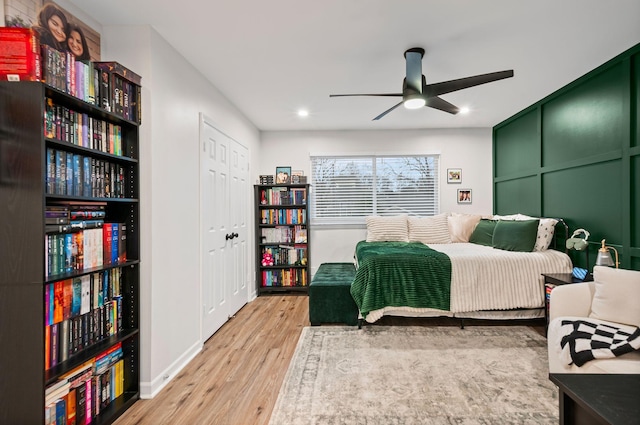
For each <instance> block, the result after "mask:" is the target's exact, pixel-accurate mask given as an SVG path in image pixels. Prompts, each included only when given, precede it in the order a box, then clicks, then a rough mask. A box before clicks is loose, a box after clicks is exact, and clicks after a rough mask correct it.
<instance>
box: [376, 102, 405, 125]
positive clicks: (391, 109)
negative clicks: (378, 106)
mask: <svg viewBox="0 0 640 425" xmlns="http://www.w3.org/2000/svg"><path fill="white" fill-rule="evenodd" d="M403 103H404V101H403V102H400V103H398V104H397V105H394V106H392V107H391V108H389V109H387V110H386V111H384V112H383V113H381V114H380V115H378V116H377V117H375V118H374V119H372V120H371V121H377V120H379V119H380V118H382V117H384V116H385V115H387V114H388V113H389V112H391V111H393V110H394V109H396V108H397V107H398V106H400V105H402V104H403Z"/></svg>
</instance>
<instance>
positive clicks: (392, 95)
mask: <svg viewBox="0 0 640 425" xmlns="http://www.w3.org/2000/svg"><path fill="white" fill-rule="evenodd" d="M344 96H387V97H398V96H402V93H369V94H365V93H363V94H330V95H329V97H344Z"/></svg>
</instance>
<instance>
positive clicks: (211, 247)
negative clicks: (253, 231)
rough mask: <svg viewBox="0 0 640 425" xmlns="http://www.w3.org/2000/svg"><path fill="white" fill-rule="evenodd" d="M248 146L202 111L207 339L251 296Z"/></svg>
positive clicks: (203, 333) (203, 293) (203, 289)
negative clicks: (231, 135) (249, 294)
mask: <svg viewBox="0 0 640 425" xmlns="http://www.w3.org/2000/svg"><path fill="white" fill-rule="evenodd" d="M248 157H249V152H248V149H247V148H246V147H244V146H242V145H241V144H240V143H238V142H237V141H235V140H233V139H231V138H230V137H229V136H227V135H226V134H225V133H224V132H222V131H220V129H219V128H217V127H216V125H215V124H214V123H213V122H212V121H211V119H209V118H207V117H206V116H204V115H203V114H200V158H201V161H200V170H201V172H200V190H201V194H200V199H201V203H200V223H201V235H200V237H201V246H202V248H201V255H202V259H201V296H202V328H201V329H202V331H201V336H202V341H203V342H204V341H206V340H207V339H208V338H209V337H210V336H211V335H213V334H214V333H215V332H216V331H217V330H218V329H219V328H220V327H221V326H222V325H223V324H224V323H225V322H226V321H227V320H228V319H229V318H230V317H231V316H233V315H234V314H235V313H236V312H237V311H238V310H240V308H242V306H243V305H244V304H246V302H247V300H248V279H249V270H248V254H249V252H248V248H249V246H248V244H247V237H248V234H247V233H248V229H247V219H248V216H247V214H248V205H249V199H250V196H251V193H250V190H249V187H248V174H249V170H248V165H249V158H248Z"/></svg>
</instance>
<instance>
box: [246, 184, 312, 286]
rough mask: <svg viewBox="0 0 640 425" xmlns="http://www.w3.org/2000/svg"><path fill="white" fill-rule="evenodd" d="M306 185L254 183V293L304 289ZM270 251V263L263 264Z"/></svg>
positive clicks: (307, 280) (307, 278)
mask: <svg viewBox="0 0 640 425" xmlns="http://www.w3.org/2000/svg"><path fill="white" fill-rule="evenodd" d="M309 188H310V185H308V184H286V185H285V184H264V185H263V184H260V185H255V186H254V198H255V199H254V201H255V202H254V204H255V224H256V243H255V246H256V282H257V291H258V295H260V294H268V293H274V292H304V293H306V292H308V290H309V283H310V279H311V278H310V275H309V260H310V250H309V246H310V243H309V242H310V234H311V232H310V231H309V218H310V215H309ZM265 254H271V256H272V261H273V263H271V262H269V263H266V264H265V263H264V262H263V259H264V258H265Z"/></svg>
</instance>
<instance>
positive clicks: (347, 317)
mask: <svg viewBox="0 0 640 425" xmlns="http://www.w3.org/2000/svg"><path fill="white" fill-rule="evenodd" d="M355 276H356V268H355V266H354V265H353V263H322V264H321V265H320V267H319V268H318V270H317V271H316V274H315V275H314V276H313V279H312V280H311V284H310V285H309V321H310V322H311V325H312V326H316V325H319V324H321V323H345V324H347V325H357V324H358V306H356V303H355V301H354V300H353V297H352V296H351V292H350V289H351V283H352V282H353V279H354V277H355Z"/></svg>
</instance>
